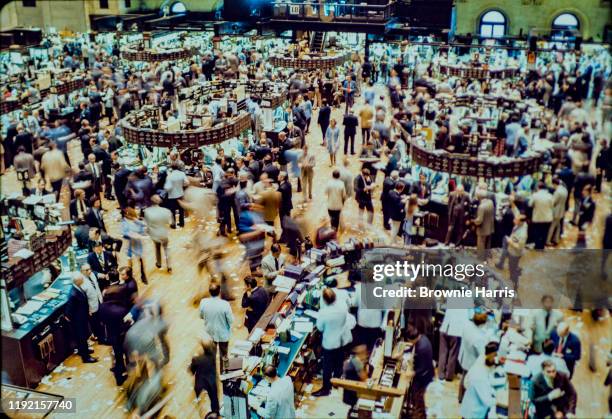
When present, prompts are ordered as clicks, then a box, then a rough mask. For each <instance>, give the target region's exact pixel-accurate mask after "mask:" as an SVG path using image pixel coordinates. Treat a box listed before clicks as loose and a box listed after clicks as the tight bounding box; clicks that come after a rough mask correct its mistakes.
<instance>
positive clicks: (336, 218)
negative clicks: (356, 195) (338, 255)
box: [327, 210, 340, 231]
mask: <svg viewBox="0 0 612 419" xmlns="http://www.w3.org/2000/svg"><path fill="white" fill-rule="evenodd" d="M327 213H328V214H329V218H330V220H331V226H332V228H333V229H334V230H336V231H338V228H339V227H340V210H327Z"/></svg>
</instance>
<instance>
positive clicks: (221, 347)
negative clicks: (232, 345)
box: [215, 342, 229, 370]
mask: <svg viewBox="0 0 612 419" xmlns="http://www.w3.org/2000/svg"><path fill="white" fill-rule="evenodd" d="M215 344H216V345H217V351H218V352H219V354H220V355H221V370H224V369H225V367H226V366H227V353H228V345H229V342H215Z"/></svg>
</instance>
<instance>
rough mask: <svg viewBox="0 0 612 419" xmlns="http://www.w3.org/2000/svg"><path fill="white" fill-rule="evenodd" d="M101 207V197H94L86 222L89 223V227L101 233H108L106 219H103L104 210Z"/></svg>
mask: <svg viewBox="0 0 612 419" xmlns="http://www.w3.org/2000/svg"><path fill="white" fill-rule="evenodd" d="M100 207H101V202H100V197H97V196H94V197H93V198H92V199H91V208H89V211H87V215H86V216H85V221H87V224H88V225H89V227H92V228H93V227H95V228H98V229H100V231H101V232H104V233H106V224H104V218H103V217H102V208H100Z"/></svg>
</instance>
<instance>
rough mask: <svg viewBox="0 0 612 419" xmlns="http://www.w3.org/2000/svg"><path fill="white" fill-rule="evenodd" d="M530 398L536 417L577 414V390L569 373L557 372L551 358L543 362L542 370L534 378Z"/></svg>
mask: <svg viewBox="0 0 612 419" xmlns="http://www.w3.org/2000/svg"><path fill="white" fill-rule="evenodd" d="M530 398H531V400H532V401H533V404H534V405H535V408H536V413H535V418H536V419H540V418H556V417H566V414H568V413H571V414H576V402H577V396H576V390H575V389H574V386H573V385H572V383H571V381H570V379H569V378H568V376H567V375H565V374H563V373H561V372H557V367H555V364H554V363H553V362H552V361H551V360H546V361H544V362H542V372H541V373H540V374H538V375H537V376H536V377H535V378H534V380H533V386H532V388H531V397H530ZM557 415H560V416H557Z"/></svg>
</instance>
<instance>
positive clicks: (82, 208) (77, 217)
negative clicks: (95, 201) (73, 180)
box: [70, 189, 89, 221]
mask: <svg viewBox="0 0 612 419" xmlns="http://www.w3.org/2000/svg"><path fill="white" fill-rule="evenodd" d="M88 211H89V206H88V205H87V202H86V200H85V192H84V191H83V190H82V189H77V190H76V191H74V199H73V200H72V201H71V202H70V217H71V218H72V219H73V220H74V221H85V220H86V219H87V213H88Z"/></svg>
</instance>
